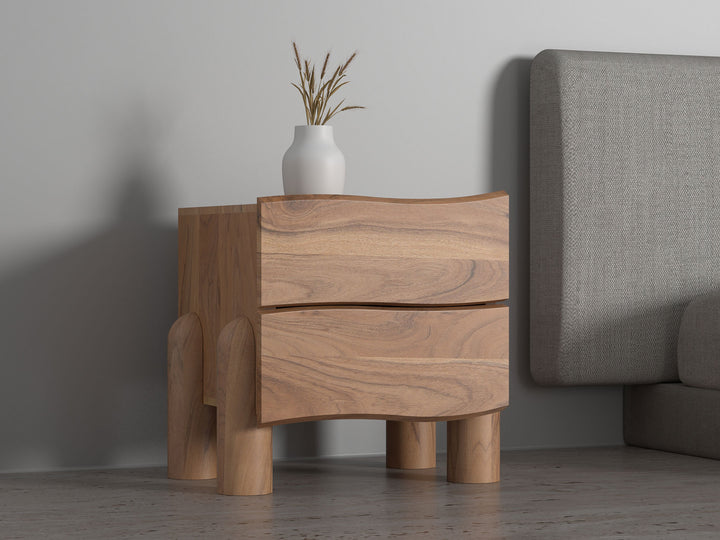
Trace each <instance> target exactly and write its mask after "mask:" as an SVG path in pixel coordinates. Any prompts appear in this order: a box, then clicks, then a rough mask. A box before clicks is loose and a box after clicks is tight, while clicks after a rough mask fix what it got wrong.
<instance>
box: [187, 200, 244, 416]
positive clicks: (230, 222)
mask: <svg viewBox="0 0 720 540" xmlns="http://www.w3.org/2000/svg"><path fill="white" fill-rule="evenodd" d="M256 224H257V213H256V207H255V205H237V206H215V207H206V208H183V209H180V210H179V211H178V231H179V237H178V238H179V247H178V259H179V266H178V283H179V290H178V298H179V313H180V315H182V314H184V313H189V312H194V313H197V315H198V317H199V318H200V322H201V324H202V329H203V400H204V402H205V403H206V404H209V405H215V404H216V399H215V391H216V386H217V382H216V378H215V377H216V366H215V357H216V346H217V340H218V336H219V335H220V331H221V330H222V329H223V327H224V326H225V325H226V324H228V323H229V322H230V321H232V320H233V319H235V318H238V317H240V316H245V317H248V318H250V320H252V321H256V320H257V305H256V301H257V277H256V264H255V261H256V250H257V226H256Z"/></svg>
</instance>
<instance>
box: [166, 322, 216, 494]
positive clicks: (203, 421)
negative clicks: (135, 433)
mask: <svg viewBox="0 0 720 540" xmlns="http://www.w3.org/2000/svg"><path fill="white" fill-rule="evenodd" d="M215 425H216V424H215V407H211V406H209V405H204V404H203V359H202V327H201V326H200V319H198V316H197V315H196V314H195V313H188V314H186V315H183V316H182V317H180V318H179V319H178V320H177V321H175V324H173V326H172V328H171V329H170V333H169V334H168V477H169V478H176V479H179V480H196V479H202V478H215V476H216V475H217V460H216V434H215Z"/></svg>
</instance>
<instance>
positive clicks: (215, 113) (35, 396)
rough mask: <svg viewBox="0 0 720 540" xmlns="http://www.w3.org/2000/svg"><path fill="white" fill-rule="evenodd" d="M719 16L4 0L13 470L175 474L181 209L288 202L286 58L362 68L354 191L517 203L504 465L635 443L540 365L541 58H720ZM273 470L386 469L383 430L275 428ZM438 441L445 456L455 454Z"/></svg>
mask: <svg viewBox="0 0 720 540" xmlns="http://www.w3.org/2000/svg"><path fill="white" fill-rule="evenodd" d="M719 11H720V8H718V7H716V5H715V3H714V2H710V1H708V2H684V3H682V6H681V5H680V3H677V2H657V1H638V2H633V3H628V2H626V1H624V0H623V1H605V2H602V3H601V4H600V3H593V4H588V3H583V2H571V1H558V0H552V1H550V0H545V1H543V2H534V1H528V2H517V1H515V2H512V1H508V2H493V3H490V2H473V1H466V2H457V1H451V2H448V1H443V2H417V1H398V2H384V1H380V0H364V1H362V2H359V1H358V2H354V3H349V2H336V1H318V0H315V1H305V2H293V1H284V2H280V1H275V2H252V3H250V2H238V1H235V2H230V1H227V2H221V1H212V2H206V1H200V0H196V1H185V2H180V1H175V0H157V1H147V0H135V1H130V0H126V1H123V2H117V1H116V2H112V1H96V0H86V1H78V0H64V1H62V2H56V1H51V0H46V1H33V0H3V1H2V2H1V3H0V78H1V81H2V83H1V84H0V119H1V121H0V210H1V211H0V306H1V308H2V309H0V323H1V324H0V440H1V443H0V470H4V471H7V470H33V469H54V468H63V467H92V466H129V465H140V464H159V463H163V462H164V460H165V414H166V405H165V397H166V395H165V339H166V332H167V330H168V328H169V327H170V325H171V323H172V321H173V318H174V314H175V305H176V292H175V283H176V268H175V261H176V256H177V248H176V245H175V242H176V238H175V234H176V225H175V219H176V218H175V216H176V209H177V207H181V206H199V205H219V204H236V203H243V202H252V201H253V200H254V199H255V198H256V197H258V196H263V195H273V194H278V193H281V190H282V184H281V176H280V160H281V157H282V154H283V152H284V151H285V149H286V148H287V147H288V145H289V144H290V140H291V137H292V127H293V126H294V125H295V124H298V123H302V122H303V114H302V110H301V107H300V104H299V103H300V102H299V99H298V96H297V95H296V94H295V90H294V89H293V88H292V87H291V86H290V84H289V83H290V81H291V80H294V77H295V73H294V70H293V64H292V62H291V56H290V41H291V40H292V39H296V40H297V41H298V42H299V44H300V45H301V49H302V51H303V52H305V53H309V54H311V55H312V56H313V57H314V58H320V56H321V55H322V54H323V52H324V51H325V50H326V48H327V47H332V49H333V51H334V52H335V53H336V54H337V56H338V58H340V57H344V56H346V55H347V54H349V53H350V52H351V51H352V50H353V49H355V48H357V49H359V50H360V56H359V57H358V59H357V62H356V64H355V65H354V66H353V68H352V70H351V79H352V84H351V85H349V86H347V87H346V90H347V92H346V95H347V96H348V97H349V99H350V101H352V102H353V103H359V104H363V105H366V106H367V107H368V110H367V111H363V112H358V113H348V114H346V115H345V116H340V117H338V118H337V121H335V122H334V125H335V131H336V139H337V142H338V144H339V146H340V147H341V148H342V150H343V151H344V153H345V155H346V158H347V163H348V177H347V192H348V193H351V194H362V195H376V196H387V197H448V196H460V195H468V194H473V193H479V192H486V191H490V190H496V189H505V190H507V191H508V192H509V193H510V194H511V196H512V257H513V268H512V307H513V320H512V336H511V340H512V343H511V354H512V370H511V407H510V408H509V409H508V410H507V411H506V412H505V413H504V415H503V446H504V447H505V448H529V447H552V446H576V445H577V446H581V445H598V444H617V443H620V442H621V395H620V390H619V389H618V388H594V389H593V388H590V389H555V388H539V387H537V386H535V385H534V384H533V383H532V381H531V380H530V377H529V369H528V361H527V352H528V351H527V326H528V325H527V316H526V313H527V275H528V272H527V264H528V257H527V205H528V196H527V142H528V141H527V117H528V111H527V97H528V69H529V61H530V59H531V58H532V57H533V56H534V55H535V54H536V53H537V52H538V51H540V50H542V49H544V48H575V49H595V50H623V51H637V52H655V53H684V54H701V55H720V45H718V41H717V36H718V21H720V17H718V15H719V14H720V13H718V12H719ZM275 444H276V448H275V450H276V455H277V456H288V455H318V454H350V453H378V452H382V451H383V450H384V427H383V424H382V423H381V422H373V421H337V422H323V423H318V424H300V425H297V426H291V427H285V428H281V429H277V430H276V438H275ZM439 445H440V446H441V447H442V446H443V445H444V440H443V439H442V438H441V440H440V443H439Z"/></svg>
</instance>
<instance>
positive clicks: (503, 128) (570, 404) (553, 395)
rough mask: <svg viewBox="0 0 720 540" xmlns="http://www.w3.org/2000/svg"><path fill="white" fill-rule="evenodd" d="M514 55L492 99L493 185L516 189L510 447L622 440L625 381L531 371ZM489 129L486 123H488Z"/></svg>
mask: <svg viewBox="0 0 720 540" xmlns="http://www.w3.org/2000/svg"><path fill="white" fill-rule="evenodd" d="M531 63H532V59H531V58H513V59H511V60H509V61H508V62H507V63H506V64H505V66H504V67H503V69H502V70H501V71H500V74H499V76H498V78H497V82H496V84H495V88H494V94H493V100H492V124H491V126H490V140H491V143H490V144H491V149H490V156H491V158H490V164H489V170H488V171H487V172H488V174H489V175H490V179H491V184H490V185H491V188H492V190H505V191H506V192H508V193H509V194H510V261H511V265H510V406H509V408H508V409H507V410H506V411H505V412H504V413H503V415H502V417H503V423H502V426H503V427H502V441H503V448H505V449H510V448H539V447H554V448H558V447H563V446H593V445H608V444H622V442H623V439H622V387H620V386H616V387H552V388H549V387H541V386H539V385H538V384H536V383H535V382H534V380H533V379H532V376H531V373H530V345H529V334H530V321H529V305H530V298H529V297H530V266H529V265H530V219H529V218H530V214H529V211H530V192H529V177H530V174H529V173H530V171H529V165H530V148H529V147H530V129H529V126H530V64H531ZM481 129H486V126H485V125H483V126H481Z"/></svg>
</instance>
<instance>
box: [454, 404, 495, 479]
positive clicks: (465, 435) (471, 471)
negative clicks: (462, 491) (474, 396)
mask: <svg viewBox="0 0 720 540" xmlns="http://www.w3.org/2000/svg"><path fill="white" fill-rule="evenodd" d="M447 456H448V457H447V478H448V481H449V482H460V483H464V484H488V483H492V482H499V481H500V413H499V412H494V413H490V414H484V415H482V416H474V417H472V418H466V419H463V420H454V421H451V422H448V424H447Z"/></svg>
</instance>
